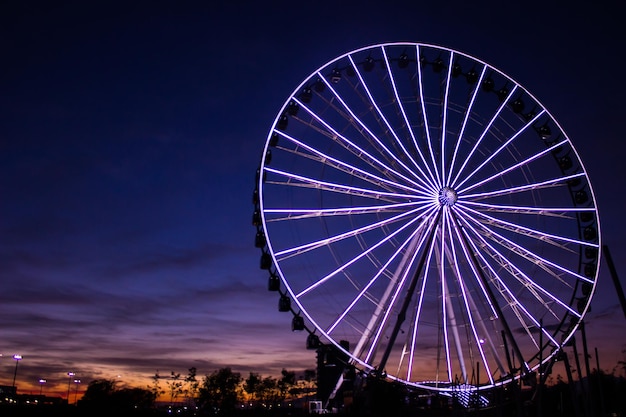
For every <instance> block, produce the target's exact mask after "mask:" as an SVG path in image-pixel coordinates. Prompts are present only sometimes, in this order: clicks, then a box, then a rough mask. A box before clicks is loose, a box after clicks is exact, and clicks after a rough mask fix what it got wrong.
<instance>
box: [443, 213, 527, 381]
mask: <svg viewBox="0 0 626 417" xmlns="http://www.w3.org/2000/svg"><path fill="white" fill-rule="evenodd" d="M452 218H453V219H454V226H455V227H456V228H457V229H458V230H459V235H460V236H461V240H462V242H463V245H465V247H466V248H468V249H469V250H468V252H469V254H470V258H471V260H472V263H473V264H474V268H475V269H476V271H478V275H479V277H480V280H481V281H482V283H483V287H484V288H485V290H486V292H487V296H488V297H489V301H490V302H491V304H492V305H493V306H494V308H495V310H496V313H497V314H498V317H499V318H500V320H501V322H502V327H504V332H505V333H506V336H507V337H508V339H509V341H510V342H511V344H512V345H513V350H514V351H515V354H516V355H517V357H518V358H519V359H520V369H521V370H522V372H523V374H527V375H528V374H530V373H531V370H530V368H529V366H528V363H527V362H526V361H525V360H524V356H523V355H522V351H521V350H520V348H519V346H518V345H517V342H516V341H515V338H514V337H513V332H512V331H511V328H510V327H509V323H507V321H506V318H505V317H504V314H502V309H501V308H500V304H498V302H497V300H496V297H495V295H494V293H493V291H492V290H491V287H490V286H489V282H488V281H487V277H486V276H485V273H484V272H483V269H482V268H481V266H480V264H479V263H478V259H476V255H475V254H474V252H473V251H472V250H471V246H470V244H469V242H468V241H467V236H466V234H465V233H466V232H465V229H463V227H462V226H461V224H460V223H459V219H458V217H457V216H456V215H455V214H454V213H452ZM505 349H506V347H505ZM507 350H508V349H507Z"/></svg>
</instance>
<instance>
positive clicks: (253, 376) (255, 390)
mask: <svg viewBox="0 0 626 417" xmlns="http://www.w3.org/2000/svg"><path fill="white" fill-rule="evenodd" d="M260 385H261V377H260V376H259V374H258V373H256V372H250V376H248V378H246V380H245V381H244V384H243V389H244V391H245V392H247V393H248V394H249V395H250V396H251V397H252V400H257V399H258V394H259V387H260Z"/></svg>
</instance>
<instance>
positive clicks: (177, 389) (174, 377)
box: [165, 371, 183, 403]
mask: <svg viewBox="0 0 626 417" xmlns="http://www.w3.org/2000/svg"><path fill="white" fill-rule="evenodd" d="M170 378H171V379H170V380H169V381H166V382H165V383H166V384H167V387H168V391H169V393H170V403H173V402H174V400H175V399H176V398H178V396H179V395H181V394H182V393H183V381H181V380H180V374H177V373H175V372H174V371H172V374H171V377H170Z"/></svg>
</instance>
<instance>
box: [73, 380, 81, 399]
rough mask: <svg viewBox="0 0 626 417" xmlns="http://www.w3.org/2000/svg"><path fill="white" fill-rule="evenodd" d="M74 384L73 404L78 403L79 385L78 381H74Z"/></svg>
mask: <svg viewBox="0 0 626 417" xmlns="http://www.w3.org/2000/svg"><path fill="white" fill-rule="evenodd" d="M74 383H75V384H76V388H74V404H77V403H78V384H80V379H75V380H74Z"/></svg>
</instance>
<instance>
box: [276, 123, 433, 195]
mask: <svg viewBox="0 0 626 417" xmlns="http://www.w3.org/2000/svg"><path fill="white" fill-rule="evenodd" d="M274 132H275V133H277V134H279V135H281V136H282V137H284V138H285V139H287V140H289V141H291V142H293V143H294V144H295V145H297V146H298V147H299V148H304V149H306V150H307V151H308V152H310V153H312V154H314V155H315V156H317V159H314V160H316V161H318V162H320V163H322V164H324V165H327V166H330V167H333V168H335V169H337V170H339V171H342V172H344V173H347V174H350V175H353V176H355V177H357V178H360V179H363V180H365V181H368V182H370V183H372V184H377V183H380V182H384V183H385V184H388V185H390V186H393V187H397V188H403V189H405V190H408V191H413V192H415V193H417V194H422V195H431V194H432V191H433V190H432V189H430V188H426V187H424V186H421V185H418V186H419V188H413V187H409V186H408V185H405V184H402V183H399V182H395V181H391V180H390V179H388V178H385V177H379V176H377V175H374V174H372V173H370V172H368V171H365V170H362V169H360V168H357V167H355V166H354V165H351V164H348V163H346V162H343V161H340V160H338V159H337V158H333V157H332V156H330V155H328V154H325V153H323V152H321V151H319V150H317V149H315V148H313V147H312V146H309V145H307V144H305V143H304V142H301V141H299V140H297V139H295V138H293V137H292V136H289V135H288V134H286V133H285V132H281V131H279V130H274ZM281 149H282V150H284V151H286V152H291V153H294V154H295V155H298V156H302V157H305V158H311V157H310V156H308V155H305V154H303V153H301V152H298V151H295V150H292V149H287V148H281ZM311 159H312V158H311ZM329 162H332V164H331V163H329Z"/></svg>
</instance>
